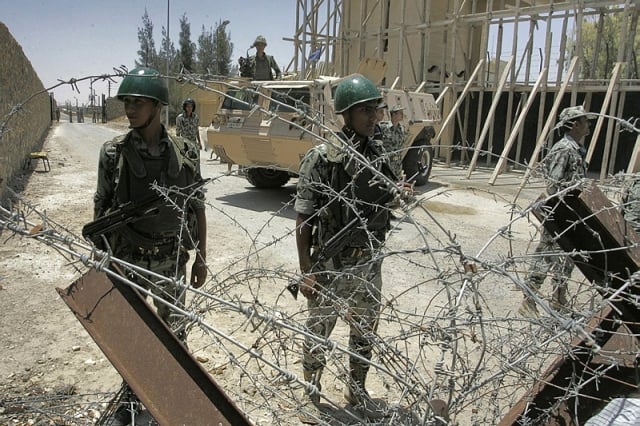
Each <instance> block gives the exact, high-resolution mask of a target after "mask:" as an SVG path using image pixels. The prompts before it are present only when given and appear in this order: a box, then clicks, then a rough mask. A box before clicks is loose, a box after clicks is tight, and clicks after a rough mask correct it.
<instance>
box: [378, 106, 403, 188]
mask: <svg viewBox="0 0 640 426" xmlns="http://www.w3.org/2000/svg"><path fill="white" fill-rule="evenodd" d="M403 110H404V107H403V106H402V105H394V106H393V107H391V109H390V110H389V114H390V116H391V126H388V127H386V128H384V131H383V134H382V135H383V137H382V141H383V142H384V149H385V151H387V152H388V153H389V154H388V155H389V163H390V164H391V170H393V173H394V174H395V175H396V176H397V177H398V178H400V177H401V176H402V148H403V147H404V142H405V140H406V139H407V134H408V133H407V131H406V130H405V128H404V125H403V120H404V112H403Z"/></svg>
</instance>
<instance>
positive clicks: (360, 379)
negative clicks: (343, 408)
mask: <svg viewBox="0 0 640 426" xmlns="http://www.w3.org/2000/svg"><path fill="white" fill-rule="evenodd" d="M350 367H351V382H350V383H349V385H348V386H347V387H346V388H345V390H344V399H345V400H346V401H347V402H348V403H349V404H351V405H352V406H353V407H354V408H355V409H356V410H358V411H360V412H361V413H362V415H363V416H364V417H366V418H367V419H370V420H378V419H381V418H383V417H384V409H385V407H384V404H381V403H379V402H376V401H374V400H373V399H371V396H370V395H369V392H367V389H366V388H365V381H366V379H367V372H368V370H369V369H368V368H367V367H364V366H362V365H359V364H356V363H351V366H350Z"/></svg>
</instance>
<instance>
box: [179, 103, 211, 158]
mask: <svg viewBox="0 0 640 426" xmlns="http://www.w3.org/2000/svg"><path fill="white" fill-rule="evenodd" d="M182 111H183V112H182V114H179V115H178V117H176V135H177V136H182V137H185V138H187V139H189V140H190V141H192V142H194V143H196V144H197V146H199V147H200V149H204V151H205V152H206V151H207V147H206V146H205V147H204V148H203V146H202V141H201V140H200V127H199V125H200V120H199V118H198V114H196V101H194V100H193V99H191V98H187V99H185V100H184V102H182Z"/></svg>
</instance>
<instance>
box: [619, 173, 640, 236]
mask: <svg viewBox="0 0 640 426" xmlns="http://www.w3.org/2000/svg"><path fill="white" fill-rule="evenodd" d="M623 198H624V199H623V203H622V212H623V214H624V219H625V220H626V222H627V223H628V224H629V225H630V226H631V228H632V229H633V230H634V231H635V232H636V233H638V235H640V174H639V173H634V174H633V175H632V176H631V178H630V181H629V182H628V183H627V185H626V188H625V195H624V197H623Z"/></svg>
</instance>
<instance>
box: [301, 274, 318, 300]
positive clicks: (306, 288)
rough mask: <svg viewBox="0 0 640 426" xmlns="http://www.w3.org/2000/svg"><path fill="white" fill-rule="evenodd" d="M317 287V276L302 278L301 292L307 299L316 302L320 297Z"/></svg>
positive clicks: (309, 275) (308, 275)
mask: <svg viewBox="0 0 640 426" xmlns="http://www.w3.org/2000/svg"><path fill="white" fill-rule="evenodd" d="M317 285H318V281H316V276H315V274H306V275H305V276H304V277H303V278H302V283H300V292H301V293H302V295H303V296H304V297H306V298H307V299H309V300H314V299H315V298H316V297H318V292H317V290H316V286H317Z"/></svg>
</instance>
